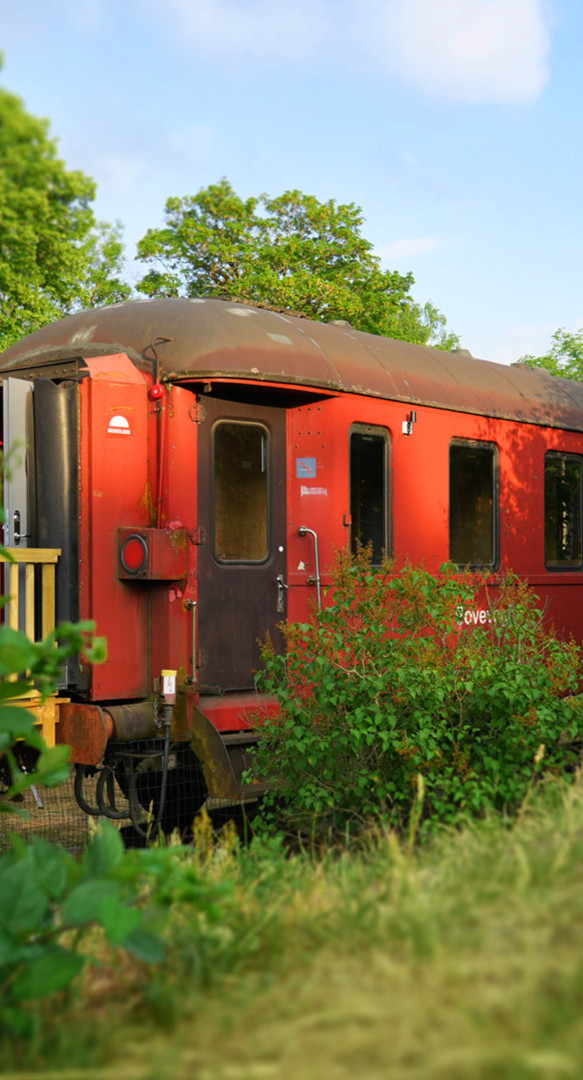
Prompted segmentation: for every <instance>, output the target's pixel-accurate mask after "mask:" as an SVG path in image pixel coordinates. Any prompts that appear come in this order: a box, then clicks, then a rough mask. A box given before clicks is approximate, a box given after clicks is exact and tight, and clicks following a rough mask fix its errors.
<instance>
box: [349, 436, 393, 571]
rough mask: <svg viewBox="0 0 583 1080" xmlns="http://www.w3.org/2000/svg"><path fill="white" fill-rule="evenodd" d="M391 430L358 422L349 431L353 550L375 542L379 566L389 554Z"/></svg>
mask: <svg viewBox="0 0 583 1080" xmlns="http://www.w3.org/2000/svg"><path fill="white" fill-rule="evenodd" d="M388 458H389V439H388V432H387V431H385V430H384V429H383V428H374V427H369V426H368V425H364V424H359V425H355V426H354V427H353V428H352V430H351V432H350V516H351V519H352V531H351V541H350V542H351V550H352V553H353V554H354V553H355V552H356V550H357V547H358V546H359V545H361V546H363V547H366V545H367V544H370V545H372V557H373V558H372V561H373V563H374V564H375V565H377V566H378V565H379V564H380V562H381V559H382V556H383V553H385V554H387V553H388V546H389V545H388V497H387V493H388Z"/></svg>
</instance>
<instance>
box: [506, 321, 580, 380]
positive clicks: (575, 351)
mask: <svg viewBox="0 0 583 1080" xmlns="http://www.w3.org/2000/svg"><path fill="white" fill-rule="evenodd" d="M518 363H519V364H526V365H527V366H528V367H531V368H544V369H545V371H549V372H550V374H551V375H560V376H561V377H562V378H563V379H576V380H577V381H578V382H581V381H583V328H582V329H581V330H577V331H576V332H575V333H574V334H569V333H568V332H567V331H566V330H556V331H555V333H554V334H553V336H552V345H551V348H550V350H549V352H548V353H546V355H545V356H521V358H520V360H519V361H518Z"/></svg>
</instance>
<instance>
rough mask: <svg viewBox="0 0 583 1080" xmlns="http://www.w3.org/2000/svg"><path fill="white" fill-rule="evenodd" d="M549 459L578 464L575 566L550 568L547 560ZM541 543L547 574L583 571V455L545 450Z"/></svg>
mask: <svg viewBox="0 0 583 1080" xmlns="http://www.w3.org/2000/svg"><path fill="white" fill-rule="evenodd" d="M549 459H551V460H552V459H554V460H562V461H576V462H577V463H578V464H579V470H580V471H579V547H580V552H581V554H580V559H579V563H578V565H577V566H551V565H549V562H548V559H547V461H548V460H549ZM543 499H544V509H543V543H544V563H545V570H546V571H547V573H548V574H580V573H581V571H583V454H575V453H571V451H569V450H545V460H544V467H543Z"/></svg>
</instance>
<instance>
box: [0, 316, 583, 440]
mask: <svg viewBox="0 0 583 1080" xmlns="http://www.w3.org/2000/svg"><path fill="white" fill-rule="evenodd" d="M153 349H155V352H156V355H157V357H158V362H159V370H160V371H161V372H163V373H165V374H166V376H168V377H169V378H171V379H173V380H175V381H177V382H182V381H187V380H188V378H189V377H190V378H191V379H200V378H207V377H208V378H210V377H212V376H215V377H217V376H222V377H227V378H229V377H232V378H237V379H244V380H252V381H268V382H276V383H286V384H292V385H302V386H310V387H318V388H321V389H324V390H327V391H333V392H334V391H335V392H346V391H349V392H353V393H357V394H369V395H373V396H374V397H380V398H388V399H392V400H397V401H403V402H406V403H408V404H412V405H421V404H426V405H433V406H435V407H437V408H442V409H453V410H456V411H461V412H470V413H476V414H478V415H482V416H492V417H503V418H506V419H510V420H523V421H527V422H528V423H533V424H542V425H548V426H551V427H560V428H566V429H570V430H574V431H580V430H583V384H582V383H577V382H574V381H572V380H569V379H558V378H555V377H553V376H551V375H547V374H546V373H545V372H543V371H537V370H530V369H528V368H526V367H523V366H521V367H506V366H504V365H502V364H492V363H489V362H488V361H485V360H476V359H473V358H472V357H468V356H464V355H460V354H456V353H446V352H442V351H440V350H437V349H430V348H427V347H425V346H421V345H410V344H408V343H407V342H404V341H394V340H390V339H387V338H382V337H377V336H376V335H374V334H363V333H360V332H358V331H356V330H352V329H351V328H350V327H349V326H341V325H335V324H328V323H320V322H315V321H314V320H312V319H304V318H298V317H296V316H292V315H288V314H284V313H279V312H276V311H269V310H266V309H263V308H255V307H247V306H245V305H243V304H238V303H232V302H228V301H223V300H211V299H207V300H205V299H197V300H188V299H178V298H177V299H159V300H140V301H134V302H129V303H125V304H115V305H112V306H110V307H103V308H94V309H92V310H90V311H84V312H80V313H79V314H76V315H71V316H69V317H68V318H66V319H62V320H61V321H59V322H56V323H53V324H52V325H50V326H47V327H45V328H44V329H43V330H38V331H37V332H36V333H34V334H30V335H29V336H28V337H26V338H24V339H23V340H22V341H20V342H18V343H17V344H16V345H13V346H11V348H9V349H7V350H6V352H4V353H3V354H2V355H1V356H0V372H2V371H4V372H9V371H10V370H11V369H21V368H22V367H23V366H26V367H29V366H31V367H32V366H36V365H38V364H39V363H42V362H45V363H48V362H52V363H54V362H55V361H56V360H59V359H65V358H67V357H72V356H81V357H82V356H92V355H93V356H95V355H98V354H99V353H100V352H101V353H113V352H122V351H125V352H128V353H129V355H130V356H132V357H133V358H134V359H139V358H140V357H141V358H143V359H144V360H151V359H152V357H153V355H154V353H153Z"/></svg>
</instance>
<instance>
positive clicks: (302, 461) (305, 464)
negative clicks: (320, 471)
mask: <svg viewBox="0 0 583 1080" xmlns="http://www.w3.org/2000/svg"><path fill="white" fill-rule="evenodd" d="M316 475H317V471H316V459H315V457H299V458H296V476H297V477H298V479H300V480H305V479H306V478H309V479H313V478H314V477H315V476H316Z"/></svg>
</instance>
